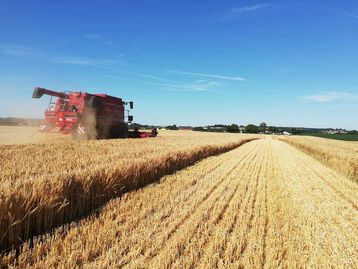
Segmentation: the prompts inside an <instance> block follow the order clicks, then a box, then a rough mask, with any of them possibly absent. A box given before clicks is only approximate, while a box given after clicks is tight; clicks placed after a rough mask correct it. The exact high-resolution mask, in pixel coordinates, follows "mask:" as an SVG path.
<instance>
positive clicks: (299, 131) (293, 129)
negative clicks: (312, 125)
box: [289, 128, 304, 135]
mask: <svg viewBox="0 0 358 269" xmlns="http://www.w3.org/2000/svg"><path fill="white" fill-rule="evenodd" d="M289 132H290V133H291V134H293V135H299V134H303V133H304V130H302V129H298V128H290V130H289Z"/></svg>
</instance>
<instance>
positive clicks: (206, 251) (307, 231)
mask: <svg viewBox="0 0 358 269" xmlns="http://www.w3.org/2000/svg"><path fill="white" fill-rule="evenodd" d="M357 193H358V186H357V184H356V183H354V182H352V181H350V180H349V179H347V178H345V177H343V176H341V175H339V174H337V173H336V172H334V171H333V170H331V169H329V168H327V167H325V166H324V165H323V164H321V163H320V162H318V161H317V160H315V159H313V158H312V157H309V156H308V155H306V154H304V153H302V152H300V151H298V150H297V149H295V148H293V147H292V146H290V145H288V144H286V143H284V142H282V141H277V140H272V139H271V138H266V139H260V140H255V141H252V142H249V143H247V144H245V145H243V146H241V147H239V148H237V149H234V150H232V151H230V152H227V153H224V154H221V155H220V156H215V157H210V158H207V159H205V160H203V161H201V162H199V163H198V164H196V165H194V166H192V167H190V168H187V169H184V170H182V171H180V172H178V173H176V174H174V175H170V176H166V177H164V178H163V179H162V181H161V182H160V183H159V184H153V185H150V186H147V187H145V188H142V189H140V190H137V191H135V192H131V193H127V194H125V195H124V196H123V197H121V198H117V199H114V200H112V201H111V202H109V203H108V204H107V206H106V207H105V208H104V209H103V210H102V212H101V213H100V214H99V215H98V216H93V217H90V218H87V219H85V220H83V221H81V222H80V223H79V225H77V226H74V227H72V228H70V229H68V230H67V231H65V232H63V231H61V230H58V231H57V234H56V235H55V237H53V236H48V237H47V238H45V239H44V240H43V241H42V242H39V243H37V244H35V246H34V248H32V249H28V248H27V247H26V246H25V247H24V249H23V251H22V252H21V253H20V256H19V257H18V259H17V262H18V264H17V266H19V267H26V266H27V267H33V268H50V267H61V268H73V267H84V268H126V267H128V268H143V267H144V268H171V267H174V268H215V267H219V268H241V267H245V268H304V267H305V268H306V267H311V268H312V267H313V268H328V267H335V268H355V266H356V265H357V264H358V255H357V253H358V196H357ZM13 260H16V259H15V258H14V254H9V255H8V256H4V257H3V263H9V262H10V263H11V262H12V261H13Z"/></svg>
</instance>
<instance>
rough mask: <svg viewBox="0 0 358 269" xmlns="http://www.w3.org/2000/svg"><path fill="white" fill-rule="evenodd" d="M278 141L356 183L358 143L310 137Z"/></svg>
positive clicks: (357, 179) (282, 138) (287, 138)
mask: <svg viewBox="0 0 358 269" xmlns="http://www.w3.org/2000/svg"><path fill="white" fill-rule="evenodd" d="M279 139H280V140H281V141H284V142H286V143H289V144H290V145H292V146H294V147H296V148H298V149H299V150H302V151H303V152H305V153H307V154H309V155H311V156H313V157H314V158H316V159H317V160H319V161H321V162H322V163H323V164H325V165H327V166H329V167H331V168H332V169H334V170H336V171H338V172H340V173H341V174H343V175H344V176H347V177H349V178H351V179H352V180H353V181H355V182H358V142H351V141H339V140H332V139H326V138H320V137H311V136H292V137H280V138H279Z"/></svg>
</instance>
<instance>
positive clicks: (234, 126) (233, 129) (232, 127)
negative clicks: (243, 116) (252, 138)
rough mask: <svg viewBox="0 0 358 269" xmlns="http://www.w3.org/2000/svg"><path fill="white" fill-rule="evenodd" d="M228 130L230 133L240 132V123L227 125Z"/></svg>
mask: <svg viewBox="0 0 358 269" xmlns="http://www.w3.org/2000/svg"><path fill="white" fill-rule="evenodd" d="M226 132H228V133H239V132H240V129H239V125H237V124H231V125H228V126H226Z"/></svg>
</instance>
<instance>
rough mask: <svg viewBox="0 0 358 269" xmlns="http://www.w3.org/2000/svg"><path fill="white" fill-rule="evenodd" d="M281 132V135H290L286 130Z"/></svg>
mask: <svg viewBox="0 0 358 269" xmlns="http://www.w3.org/2000/svg"><path fill="white" fill-rule="evenodd" d="M282 134H283V135H291V133H289V132H286V131H284V132H282Z"/></svg>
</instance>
